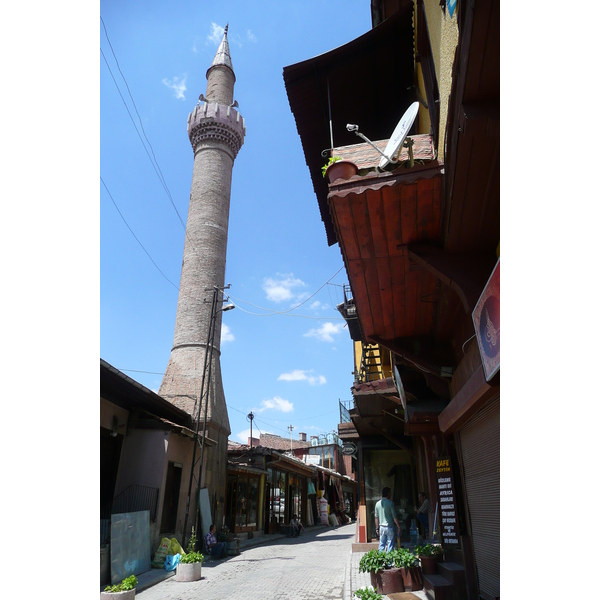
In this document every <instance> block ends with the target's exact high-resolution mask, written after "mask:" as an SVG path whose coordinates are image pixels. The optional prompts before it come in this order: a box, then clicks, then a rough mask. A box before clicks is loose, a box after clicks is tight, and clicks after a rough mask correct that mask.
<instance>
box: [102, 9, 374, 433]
mask: <svg viewBox="0 0 600 600" xmlns="http://www.w3.org/2000/svg"><path fill="white" fill-rule="evenodd" d="M100 8H101V18H102V21H100V19H99V21H98V26H99V28H100V47H101V50H102V54H101V55H100V175H101V177H102V182H103V183H102V184H101V188H100V277H101V279H100V354H101V357H102V358H103V359H104V360H106V361H108V362H109V363H110V364H112V365H113V366H115V367H116V368H118V369H121V370H123V371H124V372H125V373H127V374H128V375H129V376H130V377H132V378H133V379H135V380H137V381H139V382H140V383H142V384H143V385H145V386H147V387H148V388H150V389H152V390H155V391H157V390H158V388H159V385H160V382H161V379H162V373H163V371H164V369H165V367H166V364H167V361H168V359H169V355H170V350H171V345H172V341H173V332H174V325H175V313H176V307H177V293H178V292H177V288H178V286H179V278H180V271H181V261H182V256H183V241H184V227H183V224H182V223H185V221H186V218H187V207H188V199H189V194H190V183H191V177H192V168H193V154H192V149H191V146H190V143H189V140H188V138H187V132H186V122H187V117H188V114H189V113H190V112H191V111H192V110H193V108H194V106H195V105H196V102H197V99H198V95H199V94H200V93H205V92H206V71H207V69H208V67H209V66H210V64H211V62H212V59H213V57H214V55H215V52H216V49H217V46H218V44H219V43H220V41H221V39H222V34H223V28H224V27H225V25H226V24H227V23H229V31H228V39H229V45H230V50H231V57H232V62H233V66H234V70H235V74H236V84H235V93H234V97H235V99H236V100H237V101H238V102H239V110H240V112H241V115H242V116H243V117H244V118H245V119H246V128H247V131H246V139H245V143H244V146H243V147H242V149H241V151H240V153H239V154H238V157H237V159H236V161H235V165H234V170H233V182H232V192H231V210H230V222H229V241H228V251H227V269H226V276H225V280H226V283H230V284H231V289H230V290H229V294H230V297H231V300H232V301H233V302H234V303H235V304H236V306H237V308H236V309H235V310H233V311H230V312H227V313H225V314H224V315H223V324H224V326H223V331H224V333H223V337H222V344H221V351H222V356H221V365H222V370H223V383H224V388H225V396H226V399H227V403H228V407H229V419H230V423H231V439H233V440H236V441H246V439H247V432H246V431H247V430H248V428H249V422H248V420H247V418H246V415H247V414H248V412H250V411H251V410H252V411H253V412H254V413H255V415H256V418H255V420H254V432H256V433H258V432H261V431H262V432H270V433H275V434H278V435H282V436H285V437H288V436H289V431H288V425H292V426H293V427H294V429H293V433H292V435H293V436H294V438H296V437H297V434H298V433H299V432H305V433H307V435H309V436H310V435H317V434H319V433H326V432H328V431H332V430H337V424H338V422H339V408H338V406H339V404H338V400H339V399H342V400H349V399H350V398H351V395H350V387H351V385H352V383H353V376H352V369H353V362H352V344H351V340H350V336H349V334H348V330H347V328H346V327H345V326H344V325H345V324H344V321H343V320H342V319H341V318H340V315H339V313H338V312H337V311H336V310H335V305H336V304H337V303H339V302H341V301H342V299H343V295H342V285H343V284H344V283H347V278H346V274H345V270H344V269H343V264H342V258H341V254H340V250H339V247H338V245H337V244H336V245H334V246H332V247H328V246H327V242H326V237H325V229H324V226H323V224H322V222H321V218H320V213H319V210H318V205H317V200H316V197H315V194H314V191H313V188H312V183H311V180H310V177H309V172H308V168H307V167H306V163H305V159H304V154H303V152H302V148H301V144H300V138H299V136H298V133H297V130H296V125H295V121H294V118H293V116H292V113H291V110H290V108H289V103H288V100H287V95H286V92H285V87H284V83H283V76H282V72H283V68H284V67H285V66H287V65H290V64H294V63H296V62H300V61H303V60H306V59H308V58H311V57H313V56H316V55H319V54H322V53H324V52H327V51H329V50H331V49H333V48H336V47H338V46H340V45H343V44H345V43H347V42H349V41H351V40H352V39H354V38H356V37H358V36H359V35H362V34H363V33H365V32H367V31H368V30H369V29H370V28H371V20H370V10H369V3H368V2H366V1H364V0H351V1H346V2H342V1H332V2H327V3H325V2H311V1H308V2H307V1H305V0H303V1H302V2H271V1H264V0H261V1H260V2H258V1H256V2H253V1H249V2H248V1H244V2H241V1H240V2H221V3H213V2H170V3H168V4H166V3H163V2H137V1H132V2H126V3H123V2H115V1H104V2H101V5H100ZM332 23H335V25H334V26H333V27H332ZM117 61H118V63H117ZM113 77H114V80H113ZM115 81H116V84H115ZM117 85H118V89H117ZM130 94H131V96H130ZM132 98H133V101H132ZM125 104H126V105H127V107H128V108H126V107H125ZM128 111H129V112H128ZM134 123H135V127H134ZM142 140H143V143H142ZM149 157H153V160H151V159H150V158H149ZM280 166H281V167H282V168H283V171H281V172H280V171H279V167H280ZM159 174H160V175H162V177H159ZM161 179H162V181H161ZM300 303H302V305H301V306H299V307H298V308H296V309H294V310H292V311H290V309H291V308H292V307H294V306H296V305H298V304H300ZM276 312H279V313H283V312H285V313H286V314H273V313H276ZM257 429H258V431H257Z"/></svg>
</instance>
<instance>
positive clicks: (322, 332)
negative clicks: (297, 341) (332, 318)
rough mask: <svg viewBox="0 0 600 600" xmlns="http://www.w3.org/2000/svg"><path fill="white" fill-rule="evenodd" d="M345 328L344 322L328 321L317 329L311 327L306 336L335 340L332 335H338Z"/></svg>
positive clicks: (327, 340) (329, 340)
mask: <svg viewBox="0 0 600 600" xmlns="http://www.w3.org/2000/svg"><path fill="white" fill-rule="evenodd" d="M343 328H344V323H331V322H329V321H327V323H324V324H323V325H321V327H319V328H317V329H311V330H310V331H307V332H306V333H305V334H304V337H315V338H317V339H319V340H322V341H323V342H333V341H335V340H334V339H333V337H332V336H334V335H337V334H338V333H340V332H341V331H342V329H343Z"/></svg>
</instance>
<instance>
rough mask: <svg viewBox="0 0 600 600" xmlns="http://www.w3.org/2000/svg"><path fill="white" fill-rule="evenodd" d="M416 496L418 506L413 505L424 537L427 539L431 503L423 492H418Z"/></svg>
mask: <svg viewBox="0 0 600 600" xmlns="http://www.w3.org/2000/svg"><path fill="white" fill-rule="evenodd" d="M418 498H419V504H420V506H419V508H417V507H416V506H415V512H416V513H417V519H419V521H421V523H422V524H423V528H424V530H425V535H424V537H425V539H427V538H428V537H429V513H430V512H431V505H430V504H429V500H428V499H427V496H426V495H425V492H419V494H418Z"/></svg>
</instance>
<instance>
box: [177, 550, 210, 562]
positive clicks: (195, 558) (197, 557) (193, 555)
mask: <svg viewBox="0 0 600 600" xmlns="http://www.w3.org/2000/svg"><path fill="white" fill-rule="evenodd" d="M203 560H204V555H203V554H201V553H200V552H188V553H187V554H184V555H183V556H182V557H181V558H180V559H179V562H180V563H181V564H183V565H189V564H190V563H199V562H202V561H203Z"/></svg>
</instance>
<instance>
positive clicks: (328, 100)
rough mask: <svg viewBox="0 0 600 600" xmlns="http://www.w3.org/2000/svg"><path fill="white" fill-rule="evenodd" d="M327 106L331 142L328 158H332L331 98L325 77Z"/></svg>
mask: <svg viewBox="0 0 600 600" xmlns="http://www.w3.org/2000/svg"><path fill="white" fill-rule="evenodd" d="M327 104H328V106H329V139H330V141H331V151H330V152H329V155H330V156H333V121H332V119H331V96H330V95H329V75H327Z"/></svg>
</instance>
